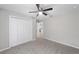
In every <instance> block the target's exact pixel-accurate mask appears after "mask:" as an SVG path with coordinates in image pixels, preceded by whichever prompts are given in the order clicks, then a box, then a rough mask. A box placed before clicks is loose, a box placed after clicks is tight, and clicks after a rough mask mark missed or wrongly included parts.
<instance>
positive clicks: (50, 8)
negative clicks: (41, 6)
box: [43, 8, 53, 11]
mask: <svg viewBox="0 0 79 59" xmlns="http://www.w3.org/2000/svg"><path fill="white" fill-rule="evenodd" d="M49 10H53V8H48V9H45V10H43V11H49Z"/></svg>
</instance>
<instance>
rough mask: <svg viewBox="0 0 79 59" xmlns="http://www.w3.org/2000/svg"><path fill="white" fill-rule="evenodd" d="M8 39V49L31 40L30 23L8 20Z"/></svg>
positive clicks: (20, 20) (13, 19) (14, 19)
mask: <svg viewBox="0 0 79 59" xmlns="http://www.w3.org/2000/svg"><path fill="white" fill-rule="evenodd" d="M9 39H10V41H9V43H10V44H9V45H10V47H13V46H16V45H18V44H22V43H24V42H27V41H30V40H32V21H29V20H22V19H16V18H10V21H9Z"/></svg>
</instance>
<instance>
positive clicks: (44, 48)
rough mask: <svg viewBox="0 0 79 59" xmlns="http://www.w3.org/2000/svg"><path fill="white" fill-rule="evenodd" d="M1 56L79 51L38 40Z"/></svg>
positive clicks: (4, 52)
mask: <svg viewBox="0 0 79 59" xmlns="http://www.w3.org/2000/svg"><path fill="white" fill-rule="evenodd" d="M0 53H1V54H78V53H79V49H76V48H73V47H69V46H66V45H62V44H59V43H56V42H52V41H50V40H46V39H38V40H34V41H30V42H28V43H25V44H21V45H19V46H16V47H12V48H11V49H8V50H5V51H3V52H0Z"/></svg>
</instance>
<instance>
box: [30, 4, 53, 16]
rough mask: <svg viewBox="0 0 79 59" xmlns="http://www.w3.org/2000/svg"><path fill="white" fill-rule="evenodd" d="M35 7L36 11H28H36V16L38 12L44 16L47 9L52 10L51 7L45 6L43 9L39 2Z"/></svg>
mask: <svg viewBox="0 0 79 59" xmlns="http://www.w3.org/2000/svg"><path fill="white" fill-rule="evenodd" d="M36 7H37V9H38V10H37V11H30V12H29V13H37V16H39V15H40V14H43V15H45V16H47V15H48V14H47V13H46V12H47V11H52V10H53V8H47V9H43V8H42V7H41V6H40V4H36Z"/></svg>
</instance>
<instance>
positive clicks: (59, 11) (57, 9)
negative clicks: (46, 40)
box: [0, 4, 79, 18]
mask: <svg viewBox="0 0 79 59" xmlns="http://www.w3.org/2000/svg"><path fill="white" fill-rule="evenodd" d="M41 7H42V8H44V9H46V8H50V7H53V8H54V10H53V11H49V12H47V13H48V14H49V15H53V16H59V15H63V14H68V13H71V14H75V13H77V14H78V13H79V5H78V4H41ZM0 8H4V9H8V10H12V11H16V12H19V13H22V14H25V15H31V16H34V15H36V14H29V13H28V12H29V11H34V10H37V8H36V5H35V4H0ZM44 17H45V16H44V15H40V16H39V18H44Z"/></svg>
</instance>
